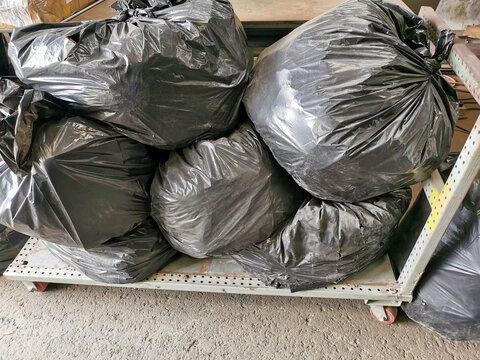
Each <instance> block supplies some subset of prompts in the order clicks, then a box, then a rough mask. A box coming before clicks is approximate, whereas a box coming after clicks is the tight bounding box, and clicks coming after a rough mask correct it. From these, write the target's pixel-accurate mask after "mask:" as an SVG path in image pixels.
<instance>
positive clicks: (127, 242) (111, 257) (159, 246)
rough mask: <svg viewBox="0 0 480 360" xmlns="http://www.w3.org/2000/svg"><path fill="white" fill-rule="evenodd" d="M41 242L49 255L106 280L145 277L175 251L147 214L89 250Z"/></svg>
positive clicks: (129, 280) (114, 281)
mask: <svg viewBox="0 0 480 360" xmlns="http://www.w3.org/2000/svg"><path fill="white" fill-rule="evenodd" d="M44 244H45V246H46V247H47V248H48V250H50V252H51V253H52V254H53V255H55V256H56V257H57V258H59V259H60V260H62V261H63V262H65V263H67V264H68V265H70V266H72V267H74V268H75V269H77V270H78V271H80V272H81V273H83V274H85V275H86V276H88V277H89V278H90V279H92V280H95V281H100V282H104V283H109V284H128V283H133V282H138V281H142V280H145V279H146V278H148V277H149V276H150V275H152V274H154V273H156V272H157V271H159V270H160V269H161V268H163V267H164V266H166V265H167V264H168V263H169V262H170V260H172V258H173V257H174V256H175V254H176V253H177V251H176V250H174V249H173V248H172V247H171V246H170V245H169V244H168V242H166V241H165V239H164V238H163V236H162V234H161V232H160V229H159V228H158V226H157V224H156V223H155V221H153V219H151V218H148V219H147V220H145V222H144V223H143V224H141V225H140V226H139V227H137V228H136V229H134V230H132V231H131V232H129V233H128V234H126V235H124V236H121V237H118V238H115V239H111V240H109V241H107V242H106V243H104V244H102V245H99V246H98V247H95V248H92V249H89V250H85V249H83V248H81V247H69V246H63V245H57V244H54V243H51V242H48V241H44Z"/></svg>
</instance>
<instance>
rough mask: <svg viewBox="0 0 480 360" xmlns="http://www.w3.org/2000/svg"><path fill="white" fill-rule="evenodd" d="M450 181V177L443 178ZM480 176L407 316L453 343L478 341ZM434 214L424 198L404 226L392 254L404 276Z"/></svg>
mask: <svg viewBox="0 0 480 360" xmlns="http://www.w3.org/2000/svg"><path fill="white" fill-rule="evenodd" d="M445 177H446V176H445ZM479 211H480V176H477V178H476V179H475V180H474V182H473V184H472V186H471V188H470V190H469V192H468V194H467V196H466V197H465V199H464V201H463V203H462V205H461V206H460V208H459V209H458V211H457V213H456V214H455V217H454V218H453V220H452V222H451V223H450V225H449V227H448V228H447V231H446V232H445V234H444V236H443V238H442V240H441V242H440V244H439V245H438V247H437V249H436V250H435V253H434V255H433V257H432V259H431V260H430V263H429V264H428V266H427V268H426V270H425V273H424V274H423V275H422V278H421V279H420V282H419V283H418V285H417V287H416V288H415V291H414V298H413V301H412V302H411V303H405V304H404V305H402V309H403V310H404V311H405V313H406V314H407V316H408V317H409V318H410V319H412V320H414V321H416V322H418V323H420V324H422V325H423V326H426V327H427V328H429V329H430V330H432V331H434V332H436V333H437V334H439V335H441V336H443V337H445V338H447V339H450V340H480V301H479V299H480V241H479V238H480V212H479ZM429 214H430V205H429V203H428V200H427V198H426V197H425V195H424V194H423V193H422V194H421V196H420V197H419V198H418V199H417V201H416V202H415V204H414V205H413V207H412V208H411V209H410V211H409V212H408V214H407V215H406V216H405V219H404V220H403V221H402V223H401V225H400V227H399V230H398V232H397V237H396V238H395V246H394V247H392V249H391V251H390V255H391V258H392V261H393V262H394V264H395V265H396V267H397V269H398V270H399V271H400V270H401V269H402V268H403V265H404V264H405V262H406V260H407V258H408V255H409V254H410V252H411V249H412V248H413V246H414V245H415V241H416V240H417V238H418V236H419V235H420V232H421V230H422V228H423V226H424V225H425V222H426V220H427V218H428V216H429Z"/></svg>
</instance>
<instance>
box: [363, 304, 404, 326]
mask: <svg viewBox="0 0 480 360" xmlns="http://www.w3.org/2000/svg"><path fill="white" fill-rule="evenodd" d="M397 311H398V310H397V308H396V307H391V306H386V307H385V313H386V314H387V318H386V319H379V318H377V317H376V316H375V315H374V314H373V311H372V310H370V315H372V317H373V318H374V319H375V320H377V321H378V322H379V323H382V324H387V325H390V324H393V323H394V322H395V319H396V318H397Z"/></svg>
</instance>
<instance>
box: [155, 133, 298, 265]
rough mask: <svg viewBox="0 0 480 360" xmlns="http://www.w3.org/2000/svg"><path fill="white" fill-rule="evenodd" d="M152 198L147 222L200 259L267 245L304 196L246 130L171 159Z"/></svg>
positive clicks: (158, 177)
mask: <svg viewBox="0 0 480 360" xmlns="http://www.w3.org/2000/svg"><path fill="white" fill-rule="evenodd" d="M151 194H152V216H153V217H154V218H155V220H156V221H157V223H158V224H159V226H160V228H161V229H162V230H163V232H164V234H165V236H166V238H167V240H168V241H169V242H170V243H171V244H172V246H173V247H174V248H175V249H177V250H178V251H181V252H183V253H185V254H188V255H190V256H193V257H198V258H201V257H207V256H220V255H226V254H231V253H234V252H236V251H239V250H242V249H244V248H246V247H248V246H250V245H251V244H254V243H257V242H260V241H263V240H265V239H266V238H267V237H268V236H270V235H271V234H272V233H273V232H274V231H275V229H276V228H277V227H278V226H279V225H280V224H281V223H282V222H283V221H285V220H286V219H287V218H288V217H289V216H290V215H292V214H293V213H295V211H296V209H297V208H298V206H299V205H300V203H301V202H302V200H303V199H304V198H305V197H306V194H305V193H304V192H303V191H302V190H301V189H300V188H299V187H298V186H297V185H296V184H295V182H294V181H293V180H292V179H291V178H290V177H289V176H288V174H287V173H285V172H284V171H283V170H282V168H281V167H280V166H278V165H277V164H276V163H275V160H274V159H273V157H272V156H271V154H270V152H269V151H268V149H267V148H266V146H265V145H264V144H263V143H262V141H261V140H260V138H259V136H258V135H257V134H256V133H255V131H254V130H253V129H252V127H251V125H250V124H243V125H241V126H240V128H239V129H237V130H236V131H234V132H233V133H232V134H231V135H230V136H228V137H224V138H220V139H217V140H214V141H200V142H199V143H197V144H195V145H193V146H191V147H188V148H185V149H182V150H178V151H176V152H172V153H171V155H170V158H169V159H168V161H167V162H166V163H165V165H160V168H159V170H158V172H157V175H156V176H155V180H154V182H153V185H152V191H151Z"/></svg>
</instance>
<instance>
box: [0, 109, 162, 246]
mask: <svg viewBox="0 0 480 360" xmlns="http://www.w3.org/2000/svg"><path fill="white" fill-rule="evenodd" d="M30 156H31V167H30V168H29V169H28V171H26V172H24V171H22V172H21V173H18V174H15V173H14V172H13V171H11V170H10V169H9V168H8V166H7V165H6V164H5V163H4V162H2V161H0V224H2V225H5V226H7V227H9V228H12V229H14V230H16V231H18V232H21V233H23V234H28V235H30V236H34V237H39V238H42V239H45V240H48V241H52V242H56V243H58V244H62V245H68V246H83V247H85V248H92V247H96V246H98V245H100V244H102V243H104V242H106V241H107V240H109V239H111V238H114V237H117V236H122V235H124V234H125V233H127V232H129V231H130V230H132V229H134V228H135V227H137V226H138V225H140V224H141V223H142V222H143V221H144V220H145V219H146V218H147V217H148V216H149V213H150V196H149V193H148V192H149V185H150V183H151V180H152V178H153V175H154V172H155V168H156V161H155V159H154V158H153V157H152V156H151V155H150V152H149V149H148V148H147V146H145V145H142V144H140V143H137V142H135V141H133V140H131V139H128V138H126V137H124V136H121V135H118V134H117V133H116V132H115V131H113V130H112V129H109V128H107V127H105V126H103V125H101V124H97V123H95V122H92V121H88V120H86V119H83V118H80V117H74V118H66V119H63V120H60V121H50V122H48V123H46V124H44V125H42V126H41V127H40V129H39V130H38V133H37V136H36V137H35V139H34V141H33V143H32V150H31V155H30Z"/></svg>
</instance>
